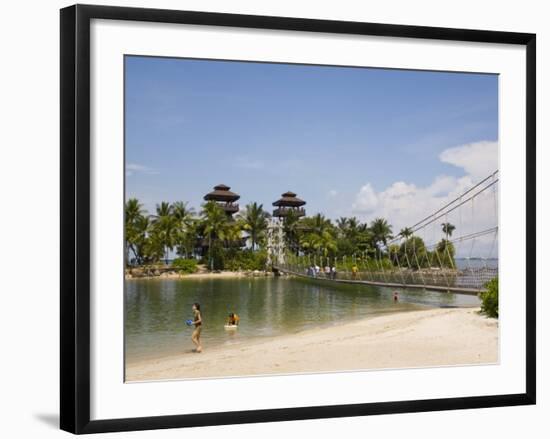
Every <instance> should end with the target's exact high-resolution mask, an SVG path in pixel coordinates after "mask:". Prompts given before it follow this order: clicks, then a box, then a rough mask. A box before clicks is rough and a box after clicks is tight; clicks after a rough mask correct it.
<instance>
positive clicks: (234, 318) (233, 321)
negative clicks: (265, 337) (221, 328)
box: [227, 312, 241, 326]
mask: <svg viewBox="0 0 550 439" xmlns="http://www.w3.org/2000/svg"><path fill="white" fill-rule="evenodd" d="M240 320H241V319H240V318H239V316H238V315H237V314H235V313H234V312H232V313H229V317H228V318H227V324H228V325H231V326H238V325H239V321H240Z"/></svg>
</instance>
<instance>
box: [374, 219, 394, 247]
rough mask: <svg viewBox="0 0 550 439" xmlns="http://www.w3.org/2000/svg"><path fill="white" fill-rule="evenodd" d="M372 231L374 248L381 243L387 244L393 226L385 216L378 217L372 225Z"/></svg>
mask: <svg viewBox="0 0 550 439" xmlns="http://www.w3.org/2000/svg"><path fill="white" fill-rule="evenodd" d="M370 231H371V233H372V243H373V244H374V245H373V247H374V248H378V244H379V243H383V244H384V245H387V243H388V239H390V238H391V236H392V227H391V225H389V224H388V221H387V220H385V219H384V218H376V219H375V220H374V221H372V223H371V225H370Z"/></svg>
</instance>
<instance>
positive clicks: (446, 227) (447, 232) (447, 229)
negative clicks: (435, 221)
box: [441, 223, 456, 241]
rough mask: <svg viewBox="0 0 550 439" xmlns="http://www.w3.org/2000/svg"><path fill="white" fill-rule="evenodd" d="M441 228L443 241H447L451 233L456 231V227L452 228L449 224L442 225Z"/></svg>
mask: <svg viewBox="0 0 550 439" xmlns="http://www.w3.org/2000/svg"><path fill="white" fill-rule="evenodd" d="M441 228H442V229H443V233H445V239H446V240H447V241H448V240H449V238H450V237H451V236H452V235H453V231H454V230H455V229H456V227H455V226H453V225H452V224H451V223H443V224H441Z"/></svg>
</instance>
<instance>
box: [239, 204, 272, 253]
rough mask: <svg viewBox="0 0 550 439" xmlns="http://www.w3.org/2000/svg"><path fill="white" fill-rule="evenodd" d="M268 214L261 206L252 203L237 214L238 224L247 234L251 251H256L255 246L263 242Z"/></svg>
mask: <svg viewBox="0 0 550 439" xmlns="http://www.w3.org/2000/svg"><path fill="white" fill-rule="evenodd" d="M269 218H270V215H269V213H267V212H266V211H265V210H264V209H263V204H259V205H258V203H256V202H254V203H251V204H248V205H247V206H246V210H245V211H244V212H243V213H240V214H239V222H240V223H241V225H242V228H243V230H246V231H247V232H248V237H249V239H250V241H251V244H252V250H256V244H257V243H258V242H260V241H261V240H263V238H264V237H265V232H266V230H267V226H268V224H267V220H268V219H269Z"/></svg>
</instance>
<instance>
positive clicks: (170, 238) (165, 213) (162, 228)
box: [152, 201, 178, 264]
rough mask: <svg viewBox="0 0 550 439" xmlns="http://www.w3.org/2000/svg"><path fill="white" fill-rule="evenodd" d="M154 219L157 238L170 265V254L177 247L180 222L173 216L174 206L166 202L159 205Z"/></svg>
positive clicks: (166, 261)
mask: <svg viewBox="0 0 550 439" xmlns="http://www.w3.org/2000/svg"><path fill="white" fill-rule="evenodd" d="M152 219H153V228H154V230H155V232H156V237H157V239H158V240H159V241H160V243H161V244H162V247H163V249H164V260H165V263H166V264H168V256H169V253H170V251H171V250H172V249H173V248H174V246H175V241H176V235H177V231H178V228H177V226H178V220H177V218H176V217H175V216H174V214H173V209H172V206H171V205H170V203H168V202H166V201H163V202H161V203H160V204H157V208H156V215H153V216H152Z"/></svg>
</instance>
